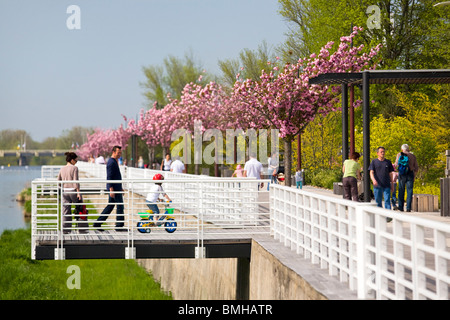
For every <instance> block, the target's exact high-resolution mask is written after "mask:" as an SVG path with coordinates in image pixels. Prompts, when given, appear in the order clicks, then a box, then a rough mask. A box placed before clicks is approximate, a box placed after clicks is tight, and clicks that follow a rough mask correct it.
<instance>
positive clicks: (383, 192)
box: [373, 186, 391, 209]
mask: <svg viewBox="0 0 450 320" xmlns="http://www.w3.org/2000/svg"><path fill="white" fill-rule="evenodd" d="M373 195H374V196H375V201H376V203H377V206H378V207H380V208H382V207H383V206H382V205H381V200H382V197H383V196H384V207H385V208H386V209H391V188H382V187H375V186H374V187H373Z"/></svg>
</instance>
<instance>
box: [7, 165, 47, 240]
mask: <svg viewBox="0 0 450 320" xmlns="http://www.w3.org/2000/svg"><path fill="white" fill-rule="evenodd" d="M40 177H41V167H40V166H31V167H7V166H4V167H0V234H2V233H3V231H4V230H6V229H9V230H14V229H21V228H27V227H28V226H29V225H30V221H29V219H25V217H24V215H23V206H22V204H21V203H19V202H17V201H16V196H17V194H18V193H19V192H20V191H22V190H23V189H24V188H26V187H30V186H31V181H32V180H34V179H36V178H40ZM27 220H28V221H27Z"/></svg>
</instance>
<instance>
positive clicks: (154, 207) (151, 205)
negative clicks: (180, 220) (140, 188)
mask: <svg viewBox="0 0 450 320" xmlns="http://www.w3.org/2000/svg"><path fill="white" fill-rule="evenodd" d="M145 202H146V203H147V207H148V208H149V209H150V210H152V211H153V214H159V208H158V205H157V204H156V203H153V202H150V201H145Z"/></svg>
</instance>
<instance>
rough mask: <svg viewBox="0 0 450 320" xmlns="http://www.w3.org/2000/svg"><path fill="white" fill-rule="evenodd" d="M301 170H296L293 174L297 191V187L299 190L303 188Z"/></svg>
mask: <svg viewBox="0 0 450 320" xmlns="http://www.w3.org/2000/svg"><path fill="white" fill-rule="evenodd" d="M303 171H304V170H303V169H302V170H301V171H300V170H297V172H296V173H295V182H296V185H297V189H298V187H300V189H301V188H302V186H303Z"/></svg>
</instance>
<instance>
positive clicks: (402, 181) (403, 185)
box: [398, 171, 414, 211]
mask: <svg viewBox="0 0 450 320" xmlns="http://www.w3.org/2000/svg"><path fill="white" fill-rule="evenodd" d="M413 188H414V171H409V172H408V173H407V174H404V175H399V176H398V209H399V210H400V211H403V209H404V203H405V189H406V192H407V196H406V210H408V211H410V210H411V202H412V195H413Z"/></svg>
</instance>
